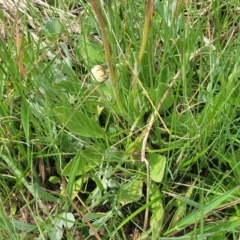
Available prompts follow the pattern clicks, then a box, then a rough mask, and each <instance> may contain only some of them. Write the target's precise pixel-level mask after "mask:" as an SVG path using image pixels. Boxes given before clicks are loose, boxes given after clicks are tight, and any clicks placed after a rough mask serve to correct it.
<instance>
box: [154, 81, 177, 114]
mask: <svg viewBox="0 0 240 240" xmlns="http://www.w3.org/2000/svg"><path fill="white" fill-rule="evenodd" d="M167 89H168V85H167V84H166V83H163V82H161V83H159V84H158V87H157V88H156V89H155V91H154V96H155V99H156V104H158V103H159V101H160V100H161V99H162V97H163V95H164V94H165V92H166V90H167ZM173 103H174V94H173V90H170V91H169V93H168V94H167V96H166V98H165V99H164V101H163V103H162V106H161V108H160V111H161V112H163V111H166V110H167V109H168V108H170V107H171V106H172V105H173Z"/></svg>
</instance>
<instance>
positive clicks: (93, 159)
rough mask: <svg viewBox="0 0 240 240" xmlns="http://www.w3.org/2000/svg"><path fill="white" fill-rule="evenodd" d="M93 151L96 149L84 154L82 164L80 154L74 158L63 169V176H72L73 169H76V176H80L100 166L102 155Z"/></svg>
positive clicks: (86, 151)
mask: <svg viewBox="0 0 240 240" xmlns="http://www.w3.org/2000/svg"><path fill="white" fill-rule="evenodd" d="M93 149H94V148H89V149H87V150H85V151H83V152H82V157H81V162H80V161H79V154H77V156H75V157H74V158H72V159H71V161H70V162H69V163H68V164H67V165H66V166H65V168H64V169H63V171H62V176H70V174H71V173H72V169H73V167H74V168H76V171H75V172H74V175H75V176H80V175H84V174H86V173H87V172H89V171H90V170H92V169H94V168H95V167H96V166H98V165H99V164H100V163H101V161H102V155H101V154H100V153H99V152H97V151H94V150H93Z"/></svg>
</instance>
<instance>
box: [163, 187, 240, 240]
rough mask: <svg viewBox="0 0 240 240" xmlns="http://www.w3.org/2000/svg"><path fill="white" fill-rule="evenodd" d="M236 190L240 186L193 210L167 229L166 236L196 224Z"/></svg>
mask: <svg viewBox="0 0 240 240" xmlns="http://www.w3.org/2000/svg"><path fill="white" fill-rule="evenodd" d="M236 190H239V187H236V188H234V189H232V190H230V191H228V192H225V193H222V194H221V195H220V196H218V197H216V198H215V199H213V200H212V201H210V202H209V203H207V204H205V205H203V206H202V207H201V208H199V209H197V210H196V211H193V212H192V213H191V214H189V215H188V216H186V217H185V218H183V219H182V220H180V221H179V222H178V223H177V224H176V226H175V227H174V228H171V229H170V230H169V231H166V232H165V233H164V236H168V235H170V234H171V233H173V232H175V231H181V230H182V229H184V228H186V227H188V226H190V225H192V224H195V223H196V222H197V221H199V219H201V218H202V217H203V216H205V215H206V214H208V213H209V212H211V211H212V210H214V208H217V207H218V206H219V205H220V204H221V203H222V202H223V201H225V200H226V199H228V198H229V197H231V196H232V195H233V193H234V192H235V191H236Z"/></svg>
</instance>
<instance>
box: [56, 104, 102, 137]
mask: <svg viewBox="0 0 240 240" xmlns="http://www.w3.org/2000/svg"><path fill="white" fill-rule="evenodd" d="M53 112H54V113H55V115H56V117H57V118H58V120H59V122H60V123H61V124H62V125H64V126H65V127H66V128H68V129H69V130H70V131H71V132H72V133H74V134H79V135H81V136H84V137H93V138H103V137H104V131H103V130H102V128H101V127H100V126H99V125H98V124H97V123H96V122H95V121H93V120H92V119H91V118H89V117H88V116H86V115H85V114H84V113H82V112H79V111H77V110H75V109H72V108H68V107H64V106H61V107H56V108H54V109H53Z"/></svg>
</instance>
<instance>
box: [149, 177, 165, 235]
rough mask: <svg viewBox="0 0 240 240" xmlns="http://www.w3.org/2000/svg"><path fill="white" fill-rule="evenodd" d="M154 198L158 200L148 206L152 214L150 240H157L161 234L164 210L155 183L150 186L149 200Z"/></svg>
mask: <svg viewBox="0 0 240 240" xmlns="http://www.w3.org/2000/svg"><path fill="white" fill-rule="evenodd" d="M156 198H159V200H158V201H157V202H154V203H153V204H152V205H151V206H150V210H151V212H152V214H151V220H150V226H151V230H152V239H154V240H155V239H156V240H157V239H159V236H160V233H161V227H162V223H163V219H164V208H163V204H162V199H161V194H160V190H159V187H158V186H157V185H156V183H154V182H152V183H151V186H150V200H154V199H156Z"/></svg>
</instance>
